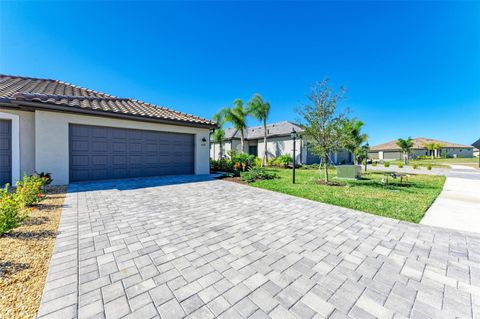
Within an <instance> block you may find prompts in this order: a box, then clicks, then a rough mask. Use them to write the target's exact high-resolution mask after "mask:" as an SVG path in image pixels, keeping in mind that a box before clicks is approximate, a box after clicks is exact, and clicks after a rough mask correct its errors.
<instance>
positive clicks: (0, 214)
mask: <svg viewBox="0 0 480 319" xmlns="http://www.w3.org/2000/svg"><path fill="white" fill-rule="evenodd" d="M1 194H2V195H1V196H2V197H1V198H0V234H4V233H6V232H8V231H9V230H11V229H12V228H15V227H18V226H20V223H21V222H23V221H24V220H25V218H26V217H27V215H26V213H25V212H24V210H23V209H22V208H23V206H22V203H21V202H19V201H18V200H17V198H16V195H15V194H12V193H9V192H8V186H5V188H4V189H3V190H2V191H1Z"/></svg>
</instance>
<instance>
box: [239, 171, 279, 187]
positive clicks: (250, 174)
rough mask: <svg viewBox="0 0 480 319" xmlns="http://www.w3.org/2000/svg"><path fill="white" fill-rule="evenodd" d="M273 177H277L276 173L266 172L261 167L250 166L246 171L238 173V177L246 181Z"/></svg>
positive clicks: (250, 181)
mask: <svg viewBox="0 0 480 319" xmlns="http://www.w3.org/2000/svg"><path fill="white" fill-rule="evenodd" d="M274 178H278V176H277V174H275V173H271V172H268V171H266V170H265V169H264V168H262V167H252V168H250V169H249V170H248V171H247V172H242V173H240V179H241V180H242V181H245V182H247V183H252V182H255V181H257V180H263V179H274Z"/></svg>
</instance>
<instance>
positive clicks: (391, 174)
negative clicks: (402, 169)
mask: <svg viewBox="0 0 480 319" xmlns="http://www.w3.org/2000/svg"><path fill="white" fill-rule="evenodd" d="M383 175H384V176H385V177H386V179H385V185H388V178H389V177H390V178H393V179H397V178H400V185H403V182H404V181H405V183H408V177H409V176H410V175H408V174H405V173H399V172H384V173H383Z"/></svg>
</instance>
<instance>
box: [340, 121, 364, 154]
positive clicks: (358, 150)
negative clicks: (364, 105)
mask: <svg viewBox="0 0 480 319" xmlns="http://www.w3.org/2000/svg"><path fill="white" fill-rule="evenodd" d="M362 127H363V122H362V121H359V120H357V119H350V120H346V123H345V127H344V129H345V134H347V137H348V138H347V141H346V145H345V148H346V149H347V150H348V151H350V152H351V153H352V154H353V156H354V159H355V160H354V162H356V163H360V159H361V158H362V156H364V154H365V148H364V147H362V144H364V143H366V142H367V140H368V135H367V134H364V133H362Z"/></svg>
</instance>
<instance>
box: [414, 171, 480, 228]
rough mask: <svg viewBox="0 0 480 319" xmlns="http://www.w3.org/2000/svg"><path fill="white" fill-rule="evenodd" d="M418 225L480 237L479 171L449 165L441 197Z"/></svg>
mask: <svg viewBox="0 0 480 319" xmlns="http://www.w3.org/2000/svg"><path fill="white" fill-rule="evenodd" d="M420 223H421V224H425V225H431V226H440V227H445V228H451V229H456V230H463V231H469V232H475V233H480V171H478V170H476V169H474V168H470V167H467V166H459V165H452V170H451V173H449V174H448V175H447V180H446V181H445V185H444V187H443V191H442V193H441V194H440V195H439V196H438V198H437V199H436V200H435V202H434V203H433V205H432V206H431V207H430V208H429V209H428V211H427V212H426V214H425V217H423V219H422V221H421V222H420Z"/></svg>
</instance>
